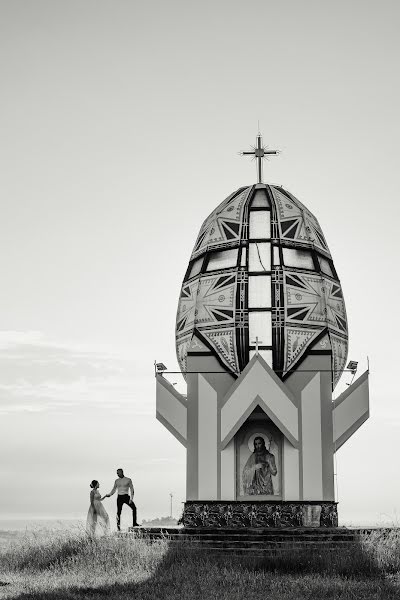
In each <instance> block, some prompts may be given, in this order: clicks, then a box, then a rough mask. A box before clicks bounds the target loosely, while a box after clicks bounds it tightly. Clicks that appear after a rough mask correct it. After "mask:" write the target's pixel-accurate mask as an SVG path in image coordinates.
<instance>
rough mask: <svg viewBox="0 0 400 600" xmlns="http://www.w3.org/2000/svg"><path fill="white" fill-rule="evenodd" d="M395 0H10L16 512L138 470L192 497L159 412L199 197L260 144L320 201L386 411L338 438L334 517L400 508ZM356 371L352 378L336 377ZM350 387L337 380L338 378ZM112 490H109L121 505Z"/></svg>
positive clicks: (5, 445)
mask: <svg viewBox="0 0 400 600" xmlns="http://www.w3.org/2000/svg"><path fill="white" fill-rule="evenodd" d="M399 7H400V5H399V3H398V2H397V1H396V0H393V1H389V0H380V1H371V0H363V1H361V0H360V1H356V0H352V1H351V2H348V0H346V1H342V0H336V1H335V2H331V1H321V0H318V1H317V0H315V1H309V0H304V1H303V2H298V1H296V0H292V1H285V0H281V1H280V2H277V1H276V0H273V1H270V0H248V1H247V2H243V1H237V0H229V1H227V0H221V1H215V0H214V1H212V2H211V1H210V2H208V1H204V0H203V2H201V3H199V2H194V1H191V0H169V1H168V2H162V1H161V0H157V1H153V2H139V1H136V2H135V1H133V0H131V1H123V0H110V1H106V0H85V1H82V0H80V1H74V0H68V1H66V0H62V1H61V0H47V1H45V0H2V1H1V2H0V82H1V94H0V131H1V137H0V169H1V176H0V207H1V213H0V245H1V247H0V261H1V271H0V272H1V284H2V285H1V294H0V480H1V486H0V487H1V493H0V515H2V516H4V517H18V516H19V517H39V516H43V517H44V516H46V517H48V516H55V517H61V516H68V517H81V516H85V514H86V511H87V508H88V494H89V487H88V486H89V482H90V480H91V479H93V478H96V479H99V480H100V483H101V489H102V491H103V492H108V491H109V490H110V489H111V486H112V482H113V480H114V478H115V475H114V472H115V469H116V468H117V467H119V466H122V467H124V468H125V471H126V473H127V474H128V475H130V476H131V477H132V478H133V480H134V484H135V487H136V500H137V504H138V511H139V513H138V517H139V520H141V519H142V518H144V517H151V516H160V515H165V514H167V513H168V511H169V493H170V492H173V493H174V512H175V514H176V515H178V514H180V510H181V505H180V502H182V501H183V500H184V495H185V455H184V451H183V449H182V447H181V446H180V445H179V444H178V442H176V441H175V439H174V438H173V437H172V436H171V435H170V434H169V433H168V432H167V430H165V429H164V428H163V427H162V426H161V425H160V424H159V423H158V422H157V421H156V419H155V384H154V377H153V361H154V359H155V358H156V359H157V360H159V361H161V360H162V361H163V362H164V363H165V364H166V365H167V366H168V367H169V368H170V369H175V368H176V367H177V362H176V358H175V339H174V326H175V315H176V307H177V300H178V295H179V291H180V285H181V281H182V278H183V275H184V273H185V270H186V267H187V262H188V260H189V256H190V254H191V250H192V247H193V244H194V242H195V238H196V236H197V233H198V230H199V228H200V225H201V223H202V222H203V220H204V218H205V217H206V216H207V215H208V214H209V213H210V212H211V211H212V210H213V209H214V208H215V207H216V205H217V204H219V203H220V202H221V201H222V200H223V199H224V198H225V197H226V196H228V195H229V194H230V193H231V192H233V191H234V190H235V189H237V188H238V187H240V186H244V185H250V184H252V183H255V181H256V174H255V164H254V163H252V162H251V161H250V160H249V159H246V158H244V157H240V156H239V155H238V151H240V150H242V149H247V148H249V147H250V146H251V144H254V143H255V135H256V133H257V122H258V121H260V126H261V130H262V132H263V134H264V142H265V143H266V144H268V145H269V146H270V148H273V149H275V148H278V149H280V150H281V151H282V153H281V154H280V156H279V157H277V158H273V159H271V160H270V161H269V163H268V164H267V165H266V167H265V169H264V173H265V180H266V182H267V183H278V184H282V185H283V186H284V187H285V188H286V189H288V190H289V191H290V192H292V193H293V194H294V195H295V196H297V197H298V198H299V199H300V200H301V201H302V202H303V203H305V204H306V206H307V207H308V208H309V209H310V210H311V211H312V212H313V213H314V214H315V215H316V216H317V218H318V219H319V221H320V224H321V226H322V229H323V231H324V233H325V236H326V238H327V241H328V244H329V246H330V250H331V252H332V256H333V260H334V263H335V266H336V269H337V271H338V274H339V277H340V279H341V282H342V286H343V291H344V296H345V301H346V307H347V312H348V320H349V331H350V353H349V358H351V359H354V360H358V361H359V362H360V368H361V369H362V370H364V369H365V368H366V356H367V355H368V356H369V358H370V363H371V398H370V401H371V418H370V420H369V422H368V423H367V424H365V425H364V426H363V427H362V429H360V430H359V431H358V432H357V433H356V434H355V435H354V437H353V438H352V439H351V440H350V441H349V442H348V443H347V444H346V445H345V446H344V447H343V448H342V449H341V450H340V452H339V453H338V490H339V501H340V505H339V513H340V518H341V519H342V521H344V520H350V521H353V522H358V523H364V522H367V521H369V522H380V521H382V520H397V518H398V514H399V513H400V477H399V466H398V455H399V451H398V447H399V438H400V435H399V434H400V405H399V402H400V393H399V389H398V388H399V385H398V376H397V373H398V369H399V366H398V364H397V359H396V356H397V345H398V340H399V326H398V319H397V317H396V316H391V315H392V311H393V310H396V309H397V305H398V303H399V291H400V290H399V278H398V272H399V267H398V260H399V250H398V243H399V242H398V240H399V234H398V229H397V225H398V222H399V217H400V209H399V199H398V194H399V191H398V188H399V182H398V169H399V129H400V119H399V105H400V98H399V95H400V94H399V90H400V86H399V75H398V72H399V70H398V59H399V53H400V48H399V36H398V29H399V18H400V8H399ZM348 380H349V378H348V376H343V378H342V382H341V386H339V387H340V389H344V387H345V383H346V382H347V381H348ZM340 389H339V391H340ZM114 502H115V499H111V500H108V501H106V504H105V505H106V508H107V510H109V512H110V513H111V514H112V513H113V512H114Z"/></svg>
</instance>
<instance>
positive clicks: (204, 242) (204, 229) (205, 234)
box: [191, 188, 251, 260]
mask: <svg viewBox="0 0 400 600" xmlns="http://www.w3.org/2000/svg"><path fill="white" fill-rule="evenodd" d="M250 190H251V188H246V189H244V190H243V191H242V192H241V193H239V194H238V195H233V196H229V197H228V198H227V199H226V200H224V201H223V202H222V203H221V204H220V205H219V206H218V208H217V209H216V210H214V211H213V212H212V213H211V215H210V216H209V217H208V218H207V219H206V220H205V221H204V223H203V225H202V226H201V229H200V233H199V235H198V237H197V241H196V244H195V246H194V249H193V252H192V257H191V260H193V259H194V258H196V257H197V256H199V255H200V254H201V253H202V252H204V251H205V250H209V249H211V248H213V249H217V248H218V247H221V246H224V247H226V246H227V245H235V244H236V245H238V243H239V242H240V235H241V226H242V213H243V208H244V205H245V202H246V200H247V198H248V195H249V191H250Z"/></svg>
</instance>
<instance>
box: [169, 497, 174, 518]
mask: <svg viewBox="0 0 400 600" xmlns="http://www.w3.org/2000/svg"><path fill="white" fill-rule="evenodd" d="M169 497H170V511H169V512H170V517H171V519H172V498H173V493H172V492H170V494H169Z"/></svg>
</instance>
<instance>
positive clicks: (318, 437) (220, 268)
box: [155, 136, 369, 528]
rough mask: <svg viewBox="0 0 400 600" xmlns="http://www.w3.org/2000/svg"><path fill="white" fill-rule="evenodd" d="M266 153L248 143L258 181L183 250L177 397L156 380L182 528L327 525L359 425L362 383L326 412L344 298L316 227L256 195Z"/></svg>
mask: <svg viewBox="0 0 400 600" xmlns="http://www.w3.org/2000/svg"><path fill="white" fill-rule="evenodd" d="M273 153H274V152H273V151H267V150H266V149H265V148H264V147H263V146H262V141H261V136H257V142H256V147H254V149H253V151H252V152H246V153H244V154H253V155H254V156H255V158H256V164H257V175H258V177H257V182H256V183H254V184H252V185H249V186H246V187H243V188H239V189H238V190H236V191H235V192H233V194H231V195H230V196H228V197H227V198H226V199H225V200H224V201H223V202H222V203H221V204H220V205H219V206H217V207H216V208H215V209H214V210H213V212H212V213H211V214H210V215H209V217H208V218H207V219H206V220H205V221H204V223H203V225H202V226H201V228H200V232H199V235H198V237H197V240H196V242H195V244H194V248H193V250H192V254H191V256H190V260H189V263H188V268H187V271H186V273H185V276H184V280H183V284H182V288H181V293H180V297H179V305H178V311H177V318H176V328H175V336H176V349H177V358H178V363H179V366H180V369H181V371H182V373H183V375H184V376H185V379H186V385H187V393H186V394H180V393H179V392H178V391H177V390H176V389H175V387H174V385H173V383H170V382H169V381H168V371H167V368H166V367H165V366H164V365H163V363H156V367H155V375H156V394H157V419H158V420H159V421H160V422H161V423H162V425H164V426H165V427H166V428H167V429H168V430H169V431H170V432H171V433H172V434H173V435H174V436H175V438H176V439H177V440H178V441H179V442H180V443H181V444H183V446H184V447H185V448H186V457H187V463H186V464H187V469H186V502H185V506H184V512H183V524H184V525H185V527H190V528H193V527H195V528H204V527H220V528H225V527H228V528H231V527H241V528H243V527H252V528H253V527H261V528H267V527H292V526H293V527H310V526H312V527H334V526H336V525H337V523H338V520H337V499H336V498H335V489H334V456H335V452H337V451H338V450H339V449H340V447H341V446H342V445H343V444H344V443H345V442H346V441H347V440H348V439H350V437H351V436H352V435H353V434H354V433H355V432H356V431H357V429H358V428H359V427H360V426H361V425H362V424H363V423H364V421H365V420H366V419H367V418H368V416H369V391H368V371H366V372H365V373H363V374H362V375H361V376H360V377H358V379H356V380H355V381H354V382H353V383H351V385H348V386H347V389H346V390H345V391H344V392H343V393H342V394H341V395H340V396H339V397H338V398H335V399H334V396H333V390H334V388H335V386H336V385H337V383H338V381H339V378H340V376H341V374H342V373H343V371H344V370H345V369H346V360H347V348H348V328H347V318H346V309H345V304H344V299H343V295H342V289H341V285H340V281H339V277H338V274H337V271H336V269H335V266H334V263H333V260H332V257H331V254H330V251H329V248H328V244H327V242H326V240H325V237H324V234H323V232H322V229H321V227H320V225H319V223H318V221H317V219H316V217H315V216H314V215H313V214H312V213H311V212H310V211H309V210H308V209H307V208H306V207H305V206H304V204H302V203H301V202H300V201H299V200H298V199H297V198H296V197H295V196H294V195H293V194H292V193H291V192H289V191H287V190H286V189H284V187H281V186H277V185H271V184H265V183H263V182H262V159H263V158H264V156H265V154H273ZM188 253H189V252H188ZM352 372H354V367H352Z"/></svg>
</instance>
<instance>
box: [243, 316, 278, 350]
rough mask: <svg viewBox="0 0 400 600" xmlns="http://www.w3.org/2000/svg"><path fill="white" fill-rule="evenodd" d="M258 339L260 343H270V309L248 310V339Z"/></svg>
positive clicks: (265, 344)
mask: <svg viewBox="0 0 400 600" xmlns="http://www.w3.org/2000/svg"><path fill="white" fill-rule="evenodd" d="M256 337H258V339H259V340H260V345H262V346H271V345H272V327H271V312H270V311H262V312H261V311H260V312H258V311H249V339H250V340H255V339H256Z"/></svg>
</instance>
